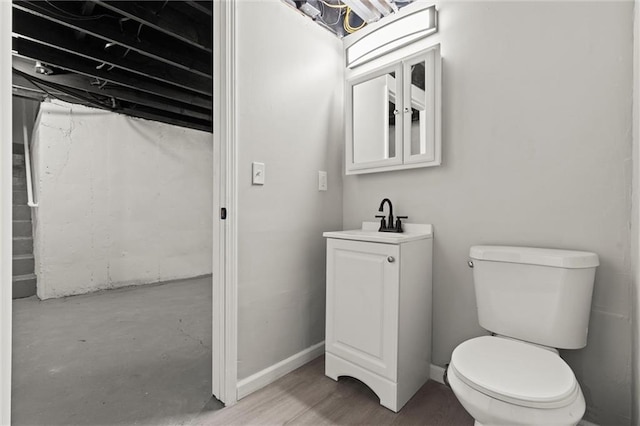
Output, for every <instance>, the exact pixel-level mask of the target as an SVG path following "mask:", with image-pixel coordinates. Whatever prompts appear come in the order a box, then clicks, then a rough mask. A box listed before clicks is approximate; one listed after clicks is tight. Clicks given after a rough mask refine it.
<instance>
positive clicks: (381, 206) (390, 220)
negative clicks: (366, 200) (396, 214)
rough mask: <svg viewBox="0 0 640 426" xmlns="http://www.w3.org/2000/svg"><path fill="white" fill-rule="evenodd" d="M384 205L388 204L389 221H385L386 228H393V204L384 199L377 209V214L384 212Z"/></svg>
mask: <svg viewBox="0 0 640 426" xmlns="http://www.w3.org/2000/svg"><path fill="white" fill-rule="evenodd" d="M384 203H387V204H389V220H387V227H389V228H390V227H392V226H393V204H391V200H390V199H388V198H385V199H384V200H382V202H381V203H380V207H379V208H378V211H379V212H384ZM383 218H384V216H383ZM380 231H382V229H380Z"/></svg>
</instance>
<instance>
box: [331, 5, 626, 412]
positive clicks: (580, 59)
mask: <svg viewBox="0 0 640 426" xmlns="http://www.w3.org/2000/svg"><path fill="white" fill-rule="evenodd" d="M438 7H439V10H440V24H441V26H440V30H439V32H438V34H436V35H434V36H432V37H429V39H427V40H426V41H425V42H424V44H425V46H426V45H428V44H432V43H436V42H441V43H442V55H443V85H444V86H443V142H442V144H443V165H442V166H440V167H436V168H430V169H418V170H409V171H399V172H389V173H377V174H370V175H361V176H348V177H345V178H344V200H343V203H344V226H345V228H352V227H357V226H359V224H360V222H361V221H362V220H371V219H372V218H373V215H374V214H375V213H376V208H377V206H378V204H379V203H380V200H381V199H382V198H384V197H389V198H391V200H392V201H393V202H394V212H396V213H397V214H407V215H408V216H409V218H410V222H416V223H431V224H433V225H434V228H435V239H434V265H435V266H434V290H433V303H434V317H433V331H434V334H433V361H434V363H435V364H438V365H440V366H443V365H444V364H445V363H447V362H448V361H449V359H450V356H451V352H452V350H453V349H454V348H455V346H456V345H458V344H459V343H460V342H462V341H464V340H466V339H468V338H471V337H474V336H477V335H481V334H483V333H485V331H484V330H483V329H481V328H480V327H479V325H478V320H477V317H476V308H475V294H474V289H473V281H472V274H471V270H470V269H469V268H468V267H467V266H466V261H467V259H468V253H469V247H470V246H472V245H474V244H512V245H528V246H539V247H557V248H570V249H578V250H588V251H594V252H596V253H598V254H599V256H600V262H601V266H600V267H599V268H598V271H597V276H596V286H595V291H594V299H593V309H592V315H591V323H590V330H589V341H588V346H587V347H586V348H585V349H582V350H577V351H564V352H563V353H562V355H563V357H564V358H565V359H566V360H567V361H568V362H569V364H570V365H571V367H572V368H573V370H574V371H575V373H576V375H577V377H578V380H579V381H580V384H581V386H582V389H583V391H584V393H585V397H586V400H587V403H588V412H587V417H586V418H587V419H588V420H591V421H595V422H597V423H599V424H629V422H630V417H631V342H630V341H631V339H630V338H629V336H630V335H631V329H630V318H631V303H630V298H629V295H630V291H631V287H630V285H631V260H630V234H629V223H630V219H631V217H630V209H631V199H630V198H631V197H630V194H631V173H632V166H631V103H632V56H633V44H632V42H633V3H632V2H630V1H626V2H604V1H603V2H443V3H441V4H439V6H438ZM371 66H375V64H372V65H371Z"/></svg>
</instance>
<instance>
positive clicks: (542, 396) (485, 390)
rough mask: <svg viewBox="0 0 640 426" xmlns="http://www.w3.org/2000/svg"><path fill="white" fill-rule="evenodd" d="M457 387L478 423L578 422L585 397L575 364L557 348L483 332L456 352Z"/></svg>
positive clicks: (452, 370)
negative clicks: (558, 351)
mask: <svg viewBox="0 0 640 426" xmlns="http://www.w3.org/2000/svg"><path fill="white" fill-rule="evenodd" d="M447 378H448V380H449V384H450V386H451V389H452V390H453V392H454V393H455V395H456V397H457V398H458V400H459V401H460V403H461V404H462V406H463V407H464V408H465V409H466V410H467V411H468V412H469V414H470V415H471V416H472V417H473V418H474V419H475V421H476V425H484V426H489V425H576V424H577V423H578V422H579V421H580V419H581V418H582V416H583V415H584V411H585V401H584V396H583V394H582V391H581V390H580V386H579V385H578V383H577V381H576V378H575V376H574V374H573V372H572V371H571V368H570V367H569V366H568V365H567V364H566V363H565V362H564V361H563V360H562V358H560V357H559V356H558V355H557V354H556V353H555V352H554V351H549V350H546V349H543V348H541V347H539V346H536V345H532V344H530V343H526V342H519V341H515V340H512V339H505V338H502V337H491V336H483V337H478V338H475V339H471V340H467V341H466V342H464V343H462V344H461V345H459V346H458V347H457V348H456V349H455V351H454V352H453V354H452V359H451V363H450V364H449V368H448V370H447Z"/></svg>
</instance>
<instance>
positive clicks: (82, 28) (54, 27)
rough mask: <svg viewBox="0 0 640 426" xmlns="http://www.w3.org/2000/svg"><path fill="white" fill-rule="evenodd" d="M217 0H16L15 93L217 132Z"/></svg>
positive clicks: (14, 40)
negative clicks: (214, 21) (214, 15)
mask: <svg viewBox="0 0 640 426" xmlns="http://www.w3.org/2000/svg"><path fill="white" fill-rule="evenodd" d="M212 10H213V3H212V1H195V0H189V1H188V0H181V1H178V0H173V1H103V0H90V1H13V51H14V52H13V94H14V95H17V96H23V97H28V98H32V99H38V100H44V99H47V98H57V99H61V100H64V101H68V102H72V103H76V104H83V105H87V106H92V107H97V108H101V109H106V110H110V111H114V112H118V113H122V114H127V115H130V116H134V117H140V118H145V119H149V120H155V121H160V122H164V123H169V124H174V125H178V126H183V127H189V128H194V129H199V130H205V131H209V132H211V131H212V128H213V123H212V109H213V98H212V94H213V80H212V68H213V51H212V33H213V32H212Z"/></svg>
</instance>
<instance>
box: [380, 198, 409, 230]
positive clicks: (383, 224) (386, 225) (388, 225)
mask: <svg viewBox="0 0 640 426" xmlns="http://www.w3.org/2000/svg"><path fill="white" fill-rule="evenodd" d="M385 203H387V204H389V217H388V218H385V217H384V215H382V216H376V217H377V218H379V219H380V228H379V229H378V232H403V229H402V220H401V219H407V218H408V216H398V217H397V218H396V223H395V225H394V224H393V204H391V200H390V199H388V198H385V199H384V200H382V202H381V203H380V207H379V208H378V211H379V212H382V211H384V204H385Z"/></svg>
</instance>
